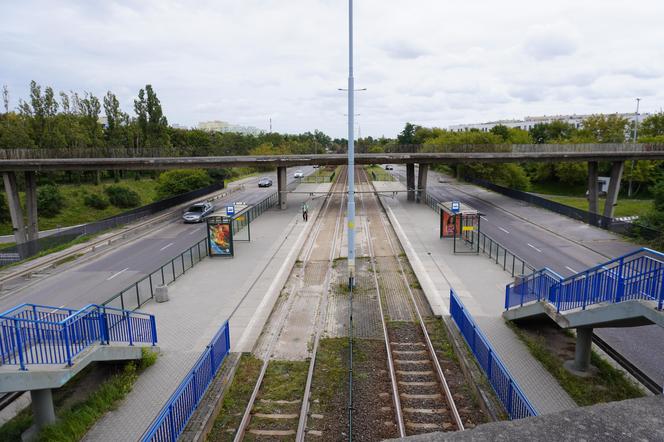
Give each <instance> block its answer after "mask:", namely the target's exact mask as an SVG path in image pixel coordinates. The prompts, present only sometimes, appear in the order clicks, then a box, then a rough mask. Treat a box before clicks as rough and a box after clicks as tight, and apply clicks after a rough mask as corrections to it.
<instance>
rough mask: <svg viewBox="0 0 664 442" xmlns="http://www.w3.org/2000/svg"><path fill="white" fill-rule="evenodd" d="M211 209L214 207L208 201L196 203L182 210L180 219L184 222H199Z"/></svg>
mask: <svg viewBox="0 0 664 442" xmlns="http://www.w3.org/2000/svg"><path fill="white" fill-rule="evenodd" d="M213 211H214V207H213V206H212V204H210V203H196V204H193V205H192V206H191V207H189V208H188V209H187V210H185V211H184V213H183V214H182V219H183V220H184V222H185V223H200V222H202V221H203V219H204V218H205V217H206V216H207V215H209V214H210V213H212V212H213Z"/></svg>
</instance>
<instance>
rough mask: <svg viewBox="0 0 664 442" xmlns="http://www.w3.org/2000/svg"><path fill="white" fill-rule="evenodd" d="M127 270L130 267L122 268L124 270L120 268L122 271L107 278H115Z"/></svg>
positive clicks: (107, 279) (108, 279)
mask: <svg viewBox="0 0 664 442" xmlns="http://www.w3.org/2000/svg"><path fill="white" fill-rule="evenodd" d="M127 270H129V267H127V268H126V269H122V270H120V271H119V272H118V273H116V274H115V275H111V276H109V277H108V278H106V281H110V280H111V279H113V278H115V277H116V276H118V275H119V274H121V273H124V272H126V271H127Z"/></svg>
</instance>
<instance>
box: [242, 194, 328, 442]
mask: <svg viewBox="0 0 664 442" xmlns="http://www.w3.org/2000/svg"><path fill="white" fill-rule="evenodd" d="M331 201H332V198H330V197H327V199H326V201H325V205H324V206H323V209H322V210H321V211H319V212H318V214H317V215H316V219H315V220H313V222H317V221H318V219H319V218H321V216H322V214H323V213H327V210H328V209H329V207H330V203H331ZM320 229H321V224H320V223H317V224H316V228H315V229H314V231H313V232H310V234H309V238H308V244H307V252H306V253H305V260H304V262H303V265H302V272H301V273H302V274H304V271H305V269H306V266H307V264H308V263H309V258H310V257H311V252H312V250H313V246H314V243H315V242H316V239H317V238H318V234H319V233H320ZM294 301H295V296H292V295H291V296H289V297H288V301H287V308H286V309H285V312H286V313H285V314H284V315H283V316H282V317H281V318H279V322H278V324H277V327H276V332H275V333H274V334H273V335H272V336H271V338H270V341H269V342H268V346H267V348H266V349H265V352H264V353H263V364H262V366H261V371H260V373H259V375H258V379H257V380H256V384H255V385H254V389H253V391H252V393H251V396H250V397H249V402H248V403H247V406H246V408H245V410H244V414H243V415H242V420H241V421H240V425H239V426H238V429H237V431H236V433H235V437H234V438H233V442H240V441H242V440H243V439H244V434H245V432H246V430H247V427H248V425H249V422H250V420H251V410H253V408H254V404H255V402H256V398H257V397H258V393H259V391H260V388H261V385H262V384H263V379H264V378H265V373H266V372H267V366H268V363H269V362H270V355H271V354H272V351H273V350H274V347H275V345H276V343H277V339H278V338H279V335H280V334H281V330H282V329H283V327H284V324H285V322H286V318H287V317H288V314H287V312H288V311H289V310H290V308H291V307H292V305H293V303H294Z"/></svg>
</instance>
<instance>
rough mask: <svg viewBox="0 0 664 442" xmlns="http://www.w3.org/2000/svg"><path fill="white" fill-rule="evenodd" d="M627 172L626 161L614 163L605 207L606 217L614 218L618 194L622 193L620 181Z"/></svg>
mask: <svg viewBox="0 0 664 442" xmlns="http://www.w3.org/2000/svg"><path fill="white" fill-rule="evenodd" d="M624 170H625V162H624V161H614V162H613V164H612V165H611V181H609V190H608V192H607V193H606V204H605V205H604V216H605V217H607V218H613V212H614V211H615V208H616V203H617V202H618V193H619V192H620V180H622V174H623V171H624Z"/></svg>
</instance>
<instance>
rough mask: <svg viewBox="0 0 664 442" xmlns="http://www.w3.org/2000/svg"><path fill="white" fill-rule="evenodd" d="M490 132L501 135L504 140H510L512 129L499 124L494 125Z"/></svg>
mask: <svg viewBox="0 0 664 442" xmlns="http://www.w3.org/2000/svg"><path fill="white" fill-rule="evenodd" d="M489 132H491V133H492V134H494V135H497V136H499V137H500V138H501V139H502V140H503V142H506V141H509V139H510V129H509V127H507V126H505V125H502V124H497V125H495V126H493V127H492V128H491V130H490V131H489Z"/></svg>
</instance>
